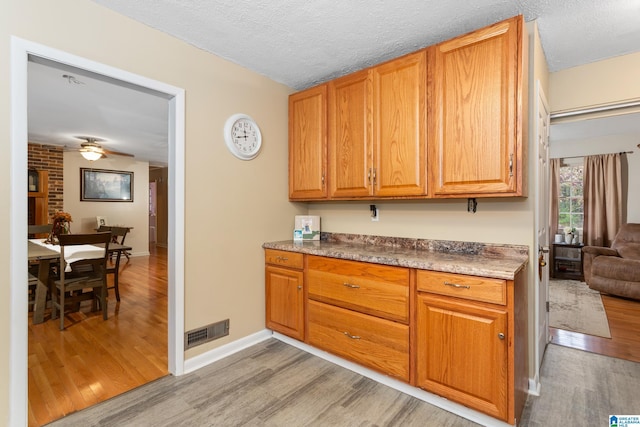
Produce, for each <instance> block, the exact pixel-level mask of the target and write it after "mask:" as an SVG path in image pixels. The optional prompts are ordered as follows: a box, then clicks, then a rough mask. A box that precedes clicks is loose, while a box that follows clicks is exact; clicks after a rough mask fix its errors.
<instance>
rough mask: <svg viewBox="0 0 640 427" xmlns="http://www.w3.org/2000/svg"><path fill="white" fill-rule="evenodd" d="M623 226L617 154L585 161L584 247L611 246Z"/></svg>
mask: <svg viewBox="0 0 640 427" xmlns="http://www.w3.org/2000/svg"><path fill="white" fill-rule="evenodd" d="M620 225H622V174H621V162H620V154H602V155H598V156H586V157H585V158H584V226H583V237H584V244H585V245H590V246H607V247H609V246H611V242H612V241H613V239H614V237H615V236H616V233H617V232H618V229H619V228H620Z"/></svg>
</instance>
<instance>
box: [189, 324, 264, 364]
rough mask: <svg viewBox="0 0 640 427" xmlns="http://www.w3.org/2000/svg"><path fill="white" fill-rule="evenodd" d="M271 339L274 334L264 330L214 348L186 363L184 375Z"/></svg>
mask: <svg viewBox="0 0 640 427" xmlns="http://www.w3.org/2000/svg"><path fill="white" fill-rule="evenodd" d="M271 337H272V332H271V331H270V330H269V329H264V330H262V331H260V332H256V333H255V334H252V335H249V336H246V337H244V338H240V339H239V340H235V341H233V342H230V343H229V344H225V345H223V346H221V347H218V348H214V349H213V350H210V351H207V352H206V353H202V354H199V355H197V356H195V357H192V358H190V359H187V360H185V361H184V371H183V373H184V374H188V373H190V372H193V371H196V370H198V369H200V368H203V367H205V366H207V365H209V364H211V363H213V362H217V361H218V360H220V359H224V358H225V357H228V356H231V355H232V354H234V353H237V352H239V351H241V350H244V349H245V348H248V347H251V346H252V345H255V344H258V343H259V342H262V341H264V340H267V339H269V338H271Z"/></svg>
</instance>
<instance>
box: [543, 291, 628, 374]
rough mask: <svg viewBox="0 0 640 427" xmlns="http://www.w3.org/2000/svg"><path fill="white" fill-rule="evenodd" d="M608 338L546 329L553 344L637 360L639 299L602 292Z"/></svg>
mask: <svg viewBox="0 0 640 427" xmlns="http://www.w3.org/2000/svg"><path fill="white" fill-rule="evenodd" d="M602 303H603V305H604V309H605V311H606V313H607V319H608V321H609V330H610V331H611V338H602V337H596V336H592V335H585V334H580V333H578V332H571V331H565V330H562V329H556V328H549V329H550V332H551V342H552V343H554V344H558V345H562V346H566V347H572V348H576V349H579V350H585V351H589V352H592V353H597V354H602V355H605V356H611V357H617V358H619V359H624V360H630V361H633V362H640V301H634V300H630V299H625V298H619V297H614V296H610V295H602Z"/></svg>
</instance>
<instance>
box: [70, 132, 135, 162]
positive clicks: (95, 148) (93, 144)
mask: <svg viewBox="0 0 640 427" xmlns="http://www.w3.org/2000/svg"><path fill="white" fill-rule="evenodd" d="M76 138H78V139H82V140H84V141H85V142H82V143H81V144H80V149H79V150H78V151H79V152H80V154H81V155H82V157H84V158H85V159H87V160H89V161H92V162H93V161H95V160H98V159H100V158H102V157H104V158H106V157H107V154H113V155H115V156H126V157H134V156H133V154H129V153H122V152H119V151H111V150H106V149H104V148H102V146H101V145H100V144H98V141H104V139H101V138H95V137H92V136H76Z"/></svg>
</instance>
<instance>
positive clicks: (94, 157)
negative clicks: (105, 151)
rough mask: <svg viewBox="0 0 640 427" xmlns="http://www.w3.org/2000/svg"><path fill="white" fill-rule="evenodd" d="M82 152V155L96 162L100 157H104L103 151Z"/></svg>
mask: <svg viewBox="0 0 640 427" xmlns="http://www.w3.org/2000/svg"><path fill="white" fill-rule="evenodd" d="M80 154H82V157H84V158H85V159H87V160H89V161H90V162H94V161H96V160H98V159H99V158H100V157H102V153H99V152H97V151H88V150H86V151H81V152H80Z"/></svg>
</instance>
